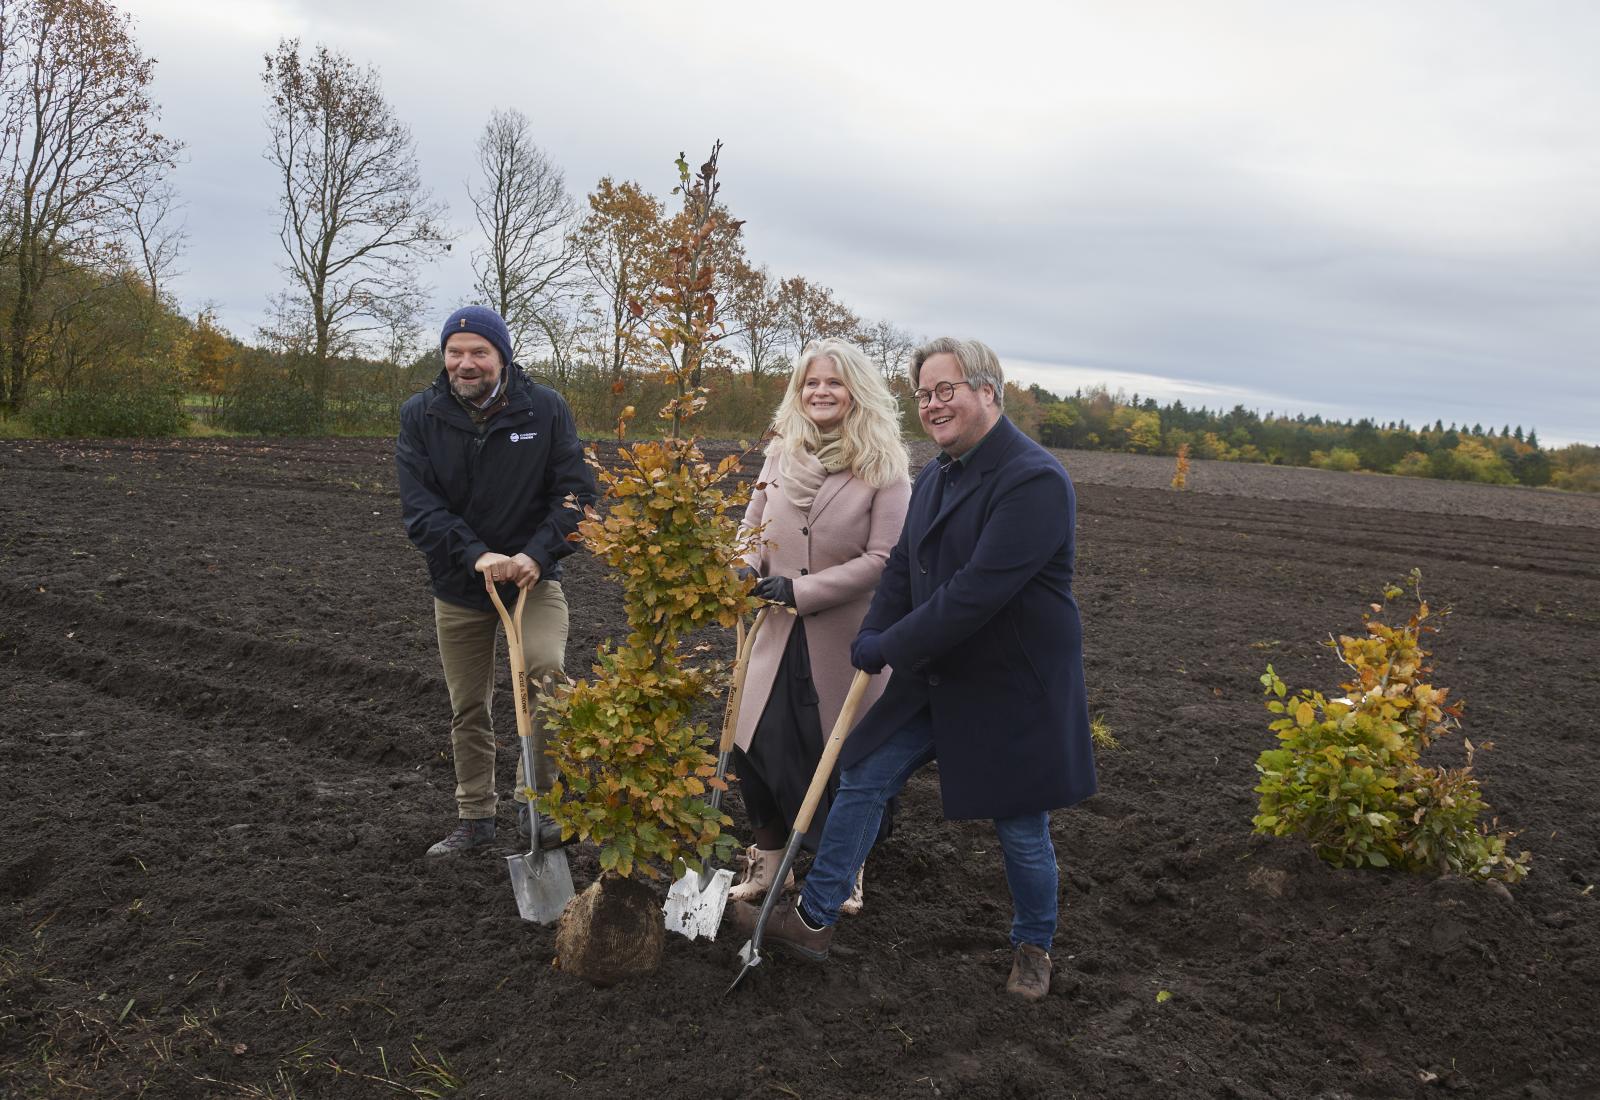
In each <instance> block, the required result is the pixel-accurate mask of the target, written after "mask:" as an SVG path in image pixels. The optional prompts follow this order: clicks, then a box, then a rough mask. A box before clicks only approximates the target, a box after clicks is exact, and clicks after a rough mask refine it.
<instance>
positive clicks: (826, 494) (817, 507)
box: [806, 470, 855, 523]
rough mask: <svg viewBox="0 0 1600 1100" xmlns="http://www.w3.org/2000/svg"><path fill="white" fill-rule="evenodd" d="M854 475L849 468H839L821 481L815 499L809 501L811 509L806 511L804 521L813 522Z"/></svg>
mask: <svg viewBox="0 0 1600 1100" xmlns="http://www.w3.org/2000/svg"><path fill="white" fill-rule="evenodd" d="M854 477H855V475H854V474H852V473H851V472H850V471H849V470H841V471H839V472H838V473H836V474H829V475H828V476H827V478H826V479H825V480H824V481H823V482H822V487H821V488H820V489H818V490H817V496H816V499H815V500H813V501H812V502H811V509H810V511H808V512H807V513H806V522H807V523H815V522H816V521H817V517H818V516H820V515H822V510H823V509H824V508H826V507H827V506H828V505H829V504H831V503H833V498H834V497H836V496H838V495H839V491H840V490H841V489H843V488H844V487H845V486H846V485H848V484H850V481H851V479H852V478H854Z"/></svg>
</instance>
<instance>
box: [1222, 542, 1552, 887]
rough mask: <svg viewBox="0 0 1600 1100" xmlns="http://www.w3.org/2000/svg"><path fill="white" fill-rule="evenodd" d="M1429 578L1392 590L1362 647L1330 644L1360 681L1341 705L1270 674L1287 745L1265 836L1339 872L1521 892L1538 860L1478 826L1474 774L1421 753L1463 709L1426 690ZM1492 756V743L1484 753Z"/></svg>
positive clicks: (1278, 725) (1272, 783)
mask: <svg viewBox="0 0 1600 1100" xmlns="http://www.w3.org/2000/svg"><path fill="white" fill-rule="evenodd" d="M1421 581H1422V577H1421V573H1420V572H1419V571H1417V570H1412V573H1411V576H1410V577H1409V578H1408V579H1407V581H1406V584H1405V587H1403V588H1402V587H1401V586H1399V585H1390V586H1388V587H1387V588H1386V589H1385V591H1384V594H1383V602H1382V603H1375V604H1372V605H1371V610H1370V611H1368V612H1367V613H1365V614H1364V615H1363V616H1362V618H1363V619H1364V620H1365V622H1366V632H1365V635H1364V636H1363V637H1358V638H1352V637H1341V638H1339V639H1338V640H1337V641H1332V640H1330V641H1329V642H1328V643H1326V644H1327V645H1328V646H1329V647H1330V648H1331V649H1333V650H1334V652H1335V653H1336V654H1337V655H1338V657H1339V660H1340V661H1341V662H1342V663H1343V664H1344V666H1345V667H1346V668H1347V669H1348V670H1349V671H1350V674H1351V678H1350V680H1349V681H1347V682H1346V683H1344V684H1342V685H1341V687H1342V690H1343V695H1341V696H1339V697H1337V698H1331V699H1330V698H1327V697H1325V696H1324V695H1323V694H1322V693H1321V692H1317V691H1311V690H1309V689H1307V690H1301V691H1299V692H1293V693H1292V692H1290V690H1289V688H1288V686H1287V685H1286V684H1285V683H1284V682H1283V680H1282V679H1280V678H1279V676H1278V674H1277V672H1276V671H1274V669H1273V667H1272V666H1271V665H1268V666H1267V671H1266V674H1265V675H1264V676H1262V677H1261V683H1262V685H1263V687H1264V688H1265V689H1266V694H1267V695H1268V701H1267V709H1268V710H1270V711H1271V712H1272V713H1273V714H1275V715H1277V716H1278V717H1277V719H1276V720H1275V721H1273V722H1272V724H1271V728H1272V729H1273V730H1274V731H1276V732H1277V735H1278V741H1279V745H1278V747H1277V748H1275V749H1269V750H1267V751H1266V752H1263V753H1262V754H1261V756H1260V758H1259V759H1258V760H1257V761H1256V770H1257V771H1258V772H1260V774H1261V782H1260V784H1259V785H1257V787H1256V788H1255V789H1256V791H1257V793H1259V794H1260V795H1261V803H1260V807H1259V809H1260V812H1259V813H1258V814H1257V815H1256V816H1255V818H1254V821H1253V824H1254V825H1255V831H1256V832H1258V833H1266V834H1270V835H1273V836H1289V835H1298V836H1303V837H1305V838H1306V839H1308V840H1309V841H1310V842H1311V844H1312V845H1313V847H1315V849H1316V851H1317V854H1318V855H1319V856H1321V857H1322V858H1323V859H1325V860H1326V861H1328V862H1329V863H1331V864H1333V865H1334V866H1335V867H1395V868H1399V869H1401V870H1406V871H1415V872H1440V873H1454V874H1460V875H1467V876H1470V877H1473V878H1478V879H1488V878H1498V879H1502V880H1504V881H1506V882H1516V881H1518V880H1519V879H1521V878H1522V877H1523V876H1524V875H1526V874H1527V872H1528V861H1529V860H1530V858H1531V856H1530V854H1529V853H1528V852H1526V851H1524V852H1521V853H1520V854H1518V855H1517V856H1515V857H1514V858H1513V857H1512V856H1511V855H1510V854H1508V852H1507V841H1508V840H1509V839H1510V838H1511V836H1512V835H1513V834H1511V833H1509V832H1506V831H1503V830H1499V829H1497V828H1496V827H1495V826H1496V825H1497V824H1498V823H1497V822H1490V823H1488V824H1485V823H1484V822H1482V821H1481V820H1480V819H1481V817H1482V815H1483V813H1484V812H1485V811H1486V810H1487V809H1488V806H1487V804H1486V803H1485V802H1484V800H1483V796H1482V793H1481V792H1480V791H1479V787H1478V780H1477V779H1476V777H1474V776H1473V774H1472V758H1473V753H1474V751H1475V750H1474V748H1473V745H1472V742H1470V741H1466V740H1465V739H1463V741H1464V744H1465V748H1466V764H1465V765H1464V766H1463V767H1460V768H1434V767H1424V766H1423V765H1422V764H1421V763H1419V757H1420V756H1421V753H1422V750H1423V749H1425V748H1427V747H1428V745H1430V744H1432V743H1433V742H1435V741H1437V740H1439V739H1440V738H1442V737H1445V736H1447V735H1449V734H1450V733H1452V732H1454V731H1455V730H1456V729H1457V728H1459V726H1460V724H1461V714H1462V710H1463V707H1464V704H1462V703H1461V702H1459V701H1456V702H1451V701H1450V700H1449V696H1450V691H1449V689H1448V688H1443V687H1438V686H1436V685H1434V684H1431V683H1429V682H1428V678H1429V677H1430V676H1431V674H1432V672H1433V668H1432V666H1431V665H1429V664H1428V663H1427V661H1428V657H1429V651H1428V650H1426V649H1424V648H1423V647H1422V642H1423V640H1424V637H1425V636H1426V635H1429V634H1433V633H1437V631H1438V629H1439V628H1438V627H1437V626H1435V625H1433V622H1432V621H1430V620H1438V619H1442V618H1443V617H1444V616H1445V615H1447V614H1448V611H1440V612H1435V611H1433V610H1432V609H1430V608H1429V606H1428V604H1427V602H1426V601H1425V600H1423V598H1422V594H1421ZM1408 591H1409V592H1410V594H1411V598H1412V599H1414V600H1415V607H1414V609H1412V610H1411V611H1410V613H1409V616H1408V617H1407V618H1406V619H1405V620H1404V621H1403V622H1401V623H1400V625H1398V626H1391V625H1389V624H1388V623H1386V622H1384V621H1383V618H1384V615H1385V612H1386V611H1387V610H1388V608H1389V605H1390V604H1391V603H1392V602H1393V601H1395V600H1397V599H1399V598H1400V597H1401V596H1404V595H1406V593H1407V592H1408ZM1491 747H1492V746H1491V745H1490V744H1488V743H1485V744H1483V745H1481V746H1478V749H1477V751H1484V750H1487V749H1489V748H1491Z"/></svg>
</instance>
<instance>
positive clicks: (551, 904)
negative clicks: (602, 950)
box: [506, 848, 573, 924]
mask: <svg viewBox="0 0 1600 1100" xmlns="http://www.w3.org/2000/svg"><path fill="white" fill-rule="evenodd" d="M506 869H507V870H509V871H510V872H511V892H512V893H513V894H515V895H516V896H517V912H518V914H520V915H521V917H522V919H523V920H526V921H532V922H533V923H534V924H549V923H550V922H551V921H553V920H555V919H556V918H557V917H559V916H560V915H561V911H562V910H563V909H565V908H566V907H567V902H569V901H571V900H572V895H573V889H572V871H571V869H570V868H569V867H568V866H567V853H566V852H565V851H563V850H561V849H559V848H557V849H555V850H554V851H549V852H521V853H519V854H517V855H514V856H507V857H506Z"/></svg>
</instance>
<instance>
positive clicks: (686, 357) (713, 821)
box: [539, 149, 754, 923]
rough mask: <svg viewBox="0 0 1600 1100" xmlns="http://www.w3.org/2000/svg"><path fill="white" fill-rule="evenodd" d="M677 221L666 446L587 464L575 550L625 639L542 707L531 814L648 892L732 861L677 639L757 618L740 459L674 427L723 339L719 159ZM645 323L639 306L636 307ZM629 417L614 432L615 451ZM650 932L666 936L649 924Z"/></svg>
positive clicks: (655, 307) (705, 672) (694, 668)
mask: <svg viewBox="0 0 1600 1100" xmlns="http://www.w3.org/2000/svg"><path fill="white" fill-rule="evenodd" d="M678 170H679V177H680V181H681V186H680V187H679V189H678V193H681V194H682V195H683V196H684V212H683V214H682V215H681V216H680V218H679V219H678V220H677V221H676V222H675V226H676V227H677V228H676V233H677V238H676V242H675V244H674V246H673V248H672V249H671V250H670V253H669V255H670V257H671V260H672V272H671V275H670V277H668V278H667V279H666V280H665V281H664V282H663V284H662V285H661V286H660V287H659V288H658V289H657V291H656V292H655V294H654V296H653V299H652V302H651V307H652V308H651V310H650V315H651V316H652V318H654V320H652V322H651V325H650V332H651V336H652V337H653V339H654V341H655V343H656V344H657V345H658V347H659V349H660V350H661V351H662V352H663V362H664V365H663V366H661V367H660V369H659V371H658V374H659V376H660V378H661V380H662V381H663V382H665V383H667V384H668V386H669V388H670V392H672V393H674V394H675V396H673V397H672V398H671V399H670V400H668V401H667V403H666V405H665V407H663V409H662V410H661V416H662V418H663V419H664V420H667V421H669V422H670V425H671V435H670V436H669V437H668V438H665V439H661V440H646V441H642V442H637V443H634V444H633V445H632V446H622V447H619V449H618V457H619V458H620V460H621V461H620V463H618V464H617V465H616V466H615V467H612V468H608V467H606V466H603V465H601V464H600V463H599V462H598V461H597V460H596V458H595V455H594V452H593V451H592V450H591V451H590V454H589V459H590V463H591V465H593V466H594V467H595V469H596V473H597V476H598V479H599V484H600V488H601V490H602V492H601V496H602V499H603V501H604V502H605V508H604V511H598V510H593V509H591V510H590V511H589V512H588V514H587V515H586V516H585V517H584V519H583V520H582V521H580V523H579V524H578V532H577V538H578V539H579V540H580V541H581V542H582V543H583V545H584V546H585V547H587V548H588V549H589V551H590V552H591V553H593V554H594V555H595V557H597V558H598V559H599V560H600V561H602V562H604V563H605V564H606V565H607V566H609V567H610V571H611V575H612V577H613V578H614V579H615V580H616V581H617V582H618V583H619V584H620V585H621V587H622V600H623V606H624V608H625V610H626V613H627V620H628V631H629V633H628V636H627V638H626V639H624V640H623V641H622V642H621V643H620V644H618V643H615V642H613V641H610V640H608V641H607V642H605V643H604V644H603V645H601V646H600V647H599V650H598V653H597V657H596V660H595V663H594V666H593V668H592V670H591V673H592V674H591V676H590V678H589V679H586V680H582V681H579V682H577V683H574V684H571V685H568V686H567V687H565V688H562V689H559V690H557V691H556V692H554V693H553V694H552V695H550V696H548V697H547V698H546V699H545V700H544V701H543V702H542V704H541V711H542V713H543V715H544V719H545V723H546V727H547V728H548V729H549V730H550V732H551V734H552V737H551V743H552V745H553V746H554V747H553V748H552V750H551V755H552V757H553V758H554V760H555V763H556V765H557V767H558V768H559V770H560V772H561V778H560V779H559V780H557V781H556V783H555V784H553V785H552V788H551V790H550V793H549V794H548V795H546V796H545V797H544V798H543V799H541V801H540V803H539V808H540V809H541V810H542V811H543V812H544V813H547V814H549V815H550V816H551V817H552V818H553V819H554V820H555V821H556V822H557V823H558V824H559V825H560V826H561V828H562V832H563V835H565V836H569V837H570V836H572V835H573V834H576V835H577V836H578V838H579V839H583V840H591V841H593V842H594V843H595V845H596V846H597V847H598V848H599V850H600V867H601V870H602V871H608V872H612V873H614V874H616V875H618V876H621V877H623V878H627V877H631V876H633V875H635V874H638V875H641V876H643V877H647V878H656V877H658V876H660V875H661V874H662V873H663V872H664V871H666V870H674V869H678V868H679V867H680V865H687V866H688V867H691V868H693V869H695V870H701V869H702V867H703V862H704V861H705V860H706V859H707V858H710V857H711V856H713V855H715V856H716V857H717V858H718V859H719V860H722V861H727V860H728V859H729V858H730V857H731V855H732V852H733V846H734V841H733V838H732V837H731V836H730V835H728V834H726V833H724V832H723V831H722V830H723V828H724V827H726V826H729V825H732V824H733V819H732V818H730V817H728V816H727V815H726V814H723V813H721V812H720V811H714V810H712V809H711V807H710V805H709V804H708V802H707V801H706V796H707V794H708V788H709V787H710V786H711V785H713V784H714V785H717V786H720V787H722V788H723V789H724V790H725V789H726V783H725V782H724V781H722V780H718V779H716V778H715V772H716V756H715V755H714V754H713V753H712V752H711V751H709V745H710V737H709V735H708V733H707V731H706V725H705V723H703V722H695V721H693V720H692V715H693V711H694V708H695V704H696V702H697V701H698V700H699V699H701V698H702V697H704V696H705V695H706V694H708V693H709V692H710V691H711V690H712V684H711V682H710V681H711V670H709V669H708V668H705V667H702V666H700V665H697V664H695V663H694V661H693V659H692V658H693V652H688V653H686V652H685V642H684V637H685V635H686V634H688V633H689V632H691V631H694V630H696V629H699V628H702V627H707V626H711V625H712V624H716V625H719V626H722V627H732V626H733V625H734V624H735V622H736V620H737V619H738V616H739V615H740V614H741V613H743V612H745V611H747V610H749V609H750V608H751V607H752V606H753V601H752V600H751V598H750V595H749V592H750V588H751V587H752V582H751V581H748V580H745V579H743V578H741V577H740V576H739V575H738V574H736V573H735V572H734V569H735V566H737V565H739V564H741V559H742V556H743V555H744V553H745V552H746V551H747V550H748V549H749V547H750V544H751V541H752V539H753V537H754V536H753V535H752V534H749V533H747V534H746V535H744V536H741V535H740V533H739V519H740V516H741V515H742V512H743V506H744V504H745V501H746V499H747V498H748V492H749V491H748V486H746V485H744V484H739V485H738V486H737V487H736V488H734V489H733V490H732V491H726V490H724V489H723V488H722V487H721V486H722V484H723V480H724V478H725V477H726V476H727V475H728V474H729V473H731V472H732V471H733V470H734V469H735V468H737V467H738V465H739V463H740V460H741V458H742V457H743V456H742V455H730V456H729V457H727V458H725V459H723V460H722V461H721V462H719V463H717V464H716V465H712V464H711V463H709V462H707V461H706V459H705V457H704V455H703V454H702V453H701V451H700V449H699V447H698V446H697V445H696V443H695V440H694V438H693V437H692V436H684V435H682V434H681V426H682V425H683V423H684V422H685V421H686V420H688V419H689V418H690V417H692V416H693V415H694V414H695V413H696V412H698V411H699V410H700V409H701V408H702V407H703V406H704V404H705V393H704V389H703V388H702V387H700V386H699V384H698V380H699V378H700V371H701V367H702V357H703V354H704V351H705V349H706V347H707V345H708V344H709V343H711V342H712V341H713V340H714V338H715V334H716V331H717V326H718V322H717V321H716V300H715V297H714V295H713V294H712V290H711V287H712V277H713V274H714V272H713V267H712V263H711V260H710V257H711V256H713V255H715V254H716V249H717V246H718V245H719V244H720V243H721V242H722V241H723V240H725V239H727V238H728V237H731V236H733V235H736V234H737V232H738V228H739V223H738V222H734V221H730V220H729V219H728V218H727V216H726V214H725V213H723V211H722V210H721V208H720V207H719V206H718V205H717V204H716V203H715V201H714V199H715V195H716V193H717V190H718V187H719V185H718V184H717V182H716V171H717V151H716V150H715V149H714V150H713V151H712V155H711V159H710V160H709V161H707V162H706V163H705V164H704V165H703V166H702V167H701V168H700V172H699V174H698V175H696V176H691V175H690V173H689V168H688V165H687V163H686V162H685V161H684V160H683V158H682V157H681V156H680V158H679V160H678ZM630 308H631V309H633V310H634V312H635V313H636V314H637V315H640V316H643V315H644V313H645V307H644V305H643V304H642V303H638V302H633V303H630ZM633 415H634V408H633V406H631V405H630V406H627V407H626V408H624V409H623V410H622V415H621V417H620V418H619V420H618V422H617V435H618V437H619V438H621V437H622V436H623V435H624V433H625V429H626V426H627V422H628V421H629V420H630V419H631V418H632V417H633ZM657 923H659V921H658V922H657Z"/></svg>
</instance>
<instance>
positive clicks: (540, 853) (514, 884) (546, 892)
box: [484, 576, 573, 924]
mask: <svg viewBox="0 0 1600 1100" xmlns="http://www.w3.org/2000/svg"><path fill="white" fill-rule="evenodd" d="M484 586H485V587H487V588H488V589H489V598H490V599H492V600H493V601H494V606H495V610H496V611H498V612H500V621H501V622H502V623H503V624H505V628H506V649H507V650H508V651H510V654H511V681H512V684H513V685H514V689H513V691H512V694H513V695H514V696H515V697H516V701H517V739H518V740H519V741H520V742H521V743H522V782H523V793H524V794H525V795H526V796H527V799H528V845H529V847H528V851H527V854H525V855H514V856H507V857H506V868H507V869H508V870H509V871H510V872H511V892H512V893H514V894H515V895H516V897H517V912H518V913H520V914H521V915H522V919H523V920H526V921H532V922H534V923H535V924H549V923H550V922H551V921H553V920H555V919H556V918H557V917H559V916H560V915H561V911H562V910H563V909H565V908H566V907H567V902H569V901H571V900H572V894H573V890H572V871H571V870H570V869H569V868H568V867H567V853H566V851H565V850H564V849H561V848H557V849H555V850H554V851H549V852H546V851H544V850H543V849H541V848H540V847H539V833H540V825H541V824H542V823H543V818H541V817H540V814H539V810H538V807H537V806H536V805H535V804H534V803H535V800H536V799H537V798H538V794H537V792H535V791H534V789H533V712H532V710H531V709H530V708H529V706H528V668H527V665H526V664H524V663H523V659H522V609H523V607H524V606H526V605H527V602H528V590H527V589H526V588H524V589H522V590H521V591H520V592H518V594H517V610H516V614H515V615H508V614H506V605H505V604H504V603H502V602H501V600H500V593H498V592H496V591H495V587H494V581H492V580H490V579H489V578H488V577H487V576H485V577H484Z"/></svg>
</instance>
